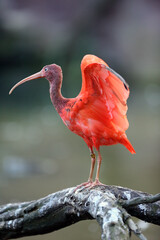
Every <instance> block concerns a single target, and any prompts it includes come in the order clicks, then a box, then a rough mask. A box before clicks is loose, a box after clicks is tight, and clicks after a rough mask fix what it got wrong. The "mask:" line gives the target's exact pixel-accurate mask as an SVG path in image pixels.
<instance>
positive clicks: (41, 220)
mask: <svg viewBox="0 0 160 240" xmlns="http://www.w3.org/2000/svg"><path fill="white" fill-rule="evenodd" d="M75 189H76V188H68V189H65V190H62V191H60V192H56V193H53V194H50V195H48V196H46V197H44V198H41V199H39V200H34V201H31V202H24V203H10V204H6V205H3V206H0V239H2V240H6V239H13V238H19V237H23V236H30V235H37V234H44V233H49V232H52V231H55V230H58V229H61V228H63V227H66V226H68V225H71V224H74V223H76V222H78V221H81V220H86V219H96V220H97V221H98V223H99V224H100V226H101V228H102V236H101V238H102V239H115V240H116V239H118V240H121V239H123V240H125V239H129V232H130V231H132V232H134V233H135V234H136V235H137V237H139V239H143V240H144V239H145V237H144V236H143V235H142V234H141V232H140V231H139V229H138V228H137V226H136V225H135V224H134V222H133V221H132V220H131V218H130V215H132V216H135V217H137V218H139V219H142V220H145V221H147V222H151V223H154V224H157V225H160V201H158V202H156V203H155V201H157V200H159V195H156V196H152V195H150V194H147V193H143V192H139V191H134V190H131V189H127V188H122V187H117V186H96V187H94V188H84V187H82V188H81V189H78V190H75ZM135 200H136V201H135ZM137 200H138V202H137ZM143 202H144V204H143ZM148 202H149V203H148ZM133 203H134V204H133ZM129 214H130V215H129Z"/></svg>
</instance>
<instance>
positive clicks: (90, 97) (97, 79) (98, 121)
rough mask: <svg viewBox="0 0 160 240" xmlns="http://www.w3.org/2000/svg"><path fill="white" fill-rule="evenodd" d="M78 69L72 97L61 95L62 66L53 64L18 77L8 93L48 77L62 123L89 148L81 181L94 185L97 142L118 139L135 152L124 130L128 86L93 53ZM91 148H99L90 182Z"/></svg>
mask: <svg viewBox="0 0 160 240" xmlns="http://www.w3.org/2000/svg"><path fill="white" fill-rule="evenodd" d="M81 71H82V88H81V91H80V93H79V95H78V96H77V97H75V98H64V97H63V96H62V94H61V85H62V78H63V76H62V69H61V67H60V66H58V65H56V64H51V65H47V66H45V67H43V68H42V70H41V71H40V72H38V73H35V74H33V75H31V76H30V77H27V78H25V79H23V80H21V81H20V82H18V83H17V84H16V85H15V86H14V87H13V88H12V89H11V90H10V92H9V93H10V94H11V93H12V91H13V90H14V89H15V88H16V87H17V86H19V85H20V84H22V83H24V82H27V81H30V80H33V79H37V78H46V79H47V80H48V81H49V85H50V98H51V101H52V103H53V105H54V107H55V109H56V110H57V112H58V113H59V115H60V117H61V118H62V120H63V122H64V124H65V125H66V126H67V127H68V128H69V129H70V130H71V131H72V132H74V133H76V134H77V135H79V136H80V137H82V138H83V140H84V141H85V142H86V144H87V146H88V148H89V150H90V155H91V169H90V174H89V179H88V182H86V183H84V184H83V185H88V186H93V185H97V184H100V182H99V171H100V166H101V161H102V158H101V154H100V146H102V145H112V144H117V143H121V144H123V145H124V146H125V147H126V148H127V149H128V150H129V151H130V152H131V153H132V154H133V153H135V150H134V148H133V147H132V145H131V143H130V142H129V140H128V139H127V136H126V134H125V131H126V130H127V129H128V127H129V123H128V120H127V117H126V112H127V109H128V107H127V103H126V102H127V99H128V97H129V86H128V84H127V83H126V81H125V80H124V79H123V78H122V77H121V76H120V75H119V74H118V73H116V72H115V71H114V70H113V69H111V68H110V67H109V66H108V65H107V64H106V63H105V62H104V61H103V60H102V59H100V58H98V57H96V56H94V55H86V56H84V57H83V59H82V62H81ZM94 148H95V149H97V151H98V158H97V172H96V178H95V181H94V182H93V170H94V165H95V159H96V157H95V154H94V151H93V149H94Z"/></svg>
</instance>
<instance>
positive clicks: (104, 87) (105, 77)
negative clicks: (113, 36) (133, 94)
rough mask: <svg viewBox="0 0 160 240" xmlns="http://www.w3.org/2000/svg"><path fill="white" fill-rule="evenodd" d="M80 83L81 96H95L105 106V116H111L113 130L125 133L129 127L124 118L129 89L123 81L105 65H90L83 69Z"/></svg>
mask: <svg viewBox="0 0 160 240" xmlns="http://www.w3.org/2000/svg"><path fill="white" fill-rule="evenodd" d="M82 81H83V82H82V89H81V94H83V93H84V92H85V93H86V92H87V93H88V95H89V96H93V95H94V94H96V95H97V97H99V98H100V99H101V101H102V104H104V105H105V107H106V114H107V112H109V113H110V115H112V120H111V121H112V124H113V125H114V126H115V128H116V129H117V130H119V131H125V130H126V129H127V128H128V126H129V124H128V120H127V117H126V112H127V109H128V108H127V104H126V102H127V99H128V97H129V87H128V84H127V83H126V82H125V80H124V79H123V78H122V77H121V76H120V75H119V74H117V73H116V72H115V71H114V70H112V69H110V68H109V67H108V65H107V64H101V63H91V64H88V65H87V66H86V67H85V68H84V72H83V80H82ZM93 104H94V103H93ZM102 115H104V113H102Z"/></svg>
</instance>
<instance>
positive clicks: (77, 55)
mask: <svg viewBox="0 0 160 240" xmlns="http://www.w3.org/2000/svg"><path fill="white" fill-rule="evenodd" d="M159 26H160V2H159V1H158V0H145V1H144V0H142V1H138V0H135V1H127V0H122V1H118V0H114V1H113V0H112V1H111V0H81V1H74V0H68V1H62V0H53V1H52V0H46V1H44V0H39V1H38V0H35V1H31V0H28V1H20V0H12V1H9V0H1V1H0V68H1V69H0V74H1V76H0V204H5V203H8V202H14V201H29V200H32V199H38V198H41V197H43V196H45V195H47V194H50V193H52V192H55V191H58V190H61V189H63V188H67V187H71V186H75V185H76V184H80V183H81V182H83V181H85V180H87V178H88V173H89V167H90V157H89V151H88V149H87V146H86V145H85V143H84V142H83V140H82V139H81V138H80V137H78V136H76V135H75V134H73V133H71V132H70V131H69V130H68V129H67V128H66V127H65V126H64V124H63V123H62V121H61V119H60V117H59V116H58V114H57V113H56V112H55V110H54V108H53V106H52V104H51V102H50V98H49V93H48V83H47V81H46V80H44V79H40V80H35V81H33V82H30V83H26V84H24V85H23V86H20V87H19V88H17V89H16V90H15V92H14V93H13V94H12V95H11V96H9V95H8V91H9V89H10V88H11V87H12V86H13V84H15V83H16V82H17V81H19V80H21V79H23V78H24V77H26V76H28V75H31V74H33V73H35V72H37V71H39V70H40V69H41V68H42V67H43V66H44V65H46V64H51V63H56V64H59V65H60V66H61V67H62V69H63V74H64V81H63V89H62V93H63V95H64V96H65V97H75V96H76V95H77V94H78V93H79V91H80V87H81V72H80V68H79V66H80V61H81V59H82V57H83V56H84V55H85V54H87V53H91V54H95V55H97V56H99V57H101V58H102V59H104V60H105V61H106V62H107V63H108V64H109V66H110V67H112V68H113V69H115V70H116V71H117V72H118V73H120V74H121V75H122V76H123V77H124V78H125V79H126V81H127V82H128V83H129V85H130V91H131V94H130V98H129V100H128V106H129V110H128V119H129V122H130V128H129V129H128V131H127V135H128V138H129V139H130V141H131V143H132V144H133V146H134V148H135V150H136V152H137V154H136V155H131V154H130V153H129V152H128V151H127V150H126V149H125V148H124V147H123V146H121V145H115V146H109V147H102V148H101V152H102V156H103V162H102V168H101V174H100V179H101V181H102V182H103V183H106V184H115V185H120V186H124V187H128V188H132V189H137V190H141V191H144V192H148V193H153V194H155V193H157V192H159V190H160V176H159V175H160V67H159V66H160V27H159ZM144 234H145V235H146V237H148V239H154V240H158V239H160V229H159V227H157V226H153V225H149V226H147V227H146V230H145V231H144ZM25 239H29V240H37V239H40V240H43V239H45V240H50V239H59V240H61V239H71V240H72V239H77V240H78V239H88V240H89V239H100V229H99V226H98V225H97V223H96V222H95V221H84V222H81V223H77V224H75V225H73V226H70V227H67V228H65V229H63V230H60V231H57V232H54V233H50V234H47V235H44V236H35V237H27V238H25ZM133 239H134V237H133Z"/></svg>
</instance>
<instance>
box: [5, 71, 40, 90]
mask: <svg viewBox="0 0 160 240" xmlns="http://www.w3.org/2000/svg"><path fill="white" fill-rule="evenodd" d="M43 77H44V75H43V72H42V70H41V71H40V72H37V73H35V74H33V75H31V76H29V77H27V78H24V79H23V80H21V81H19V82H18V83H16V84H15V85H14V86H13V87H12V88H11V90H10V91H9V95H10V94H11V93H12V92H13V90H14V89H15V88H16V87H18V86H19V85H21V84H23V83H25V82H28V81H31V80H34V79H37V78H43Z"/></svg>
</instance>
